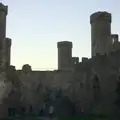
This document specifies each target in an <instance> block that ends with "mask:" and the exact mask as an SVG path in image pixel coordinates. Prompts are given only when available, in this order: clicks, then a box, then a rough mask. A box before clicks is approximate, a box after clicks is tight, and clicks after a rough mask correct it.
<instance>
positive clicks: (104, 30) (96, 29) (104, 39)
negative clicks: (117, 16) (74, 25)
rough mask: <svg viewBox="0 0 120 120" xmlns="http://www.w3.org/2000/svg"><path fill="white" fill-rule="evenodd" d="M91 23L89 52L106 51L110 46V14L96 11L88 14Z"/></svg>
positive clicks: (100, 52)
mask: <svg viewBox="0 0 120 120" xmlns="http://www.w3.org/2000/svg"><path fill="white" fill-rule="evenodd" d="M90 24H91V49H92V50H91V54H92V56H96V53H98V54H104V53H108V52H109V51H110V49H111V46H112V40H111V39H110V35H111V14H110V13H108V12H96V13H93V14H92V15H91V16H90Z"/></svg>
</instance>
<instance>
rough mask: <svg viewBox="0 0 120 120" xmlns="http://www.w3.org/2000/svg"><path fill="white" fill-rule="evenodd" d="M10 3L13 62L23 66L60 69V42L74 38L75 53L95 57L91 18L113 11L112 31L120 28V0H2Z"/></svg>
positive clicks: (9, 33) (8, 17) (9, 29)
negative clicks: (102, 12)
mask: <svg viewBox="0 0 120 120" xmlns="http://www.w3.org/2000/svg"><path fill="white" fill-rule="evenodd" d="M0 1H1V2H2V3H3V4H5V5H8V9H9V11H8V15H7V37H10V38H11V39H12V47H11V64H12V65H15V66H16V68H17V69H21V67H22V66H23V65H24V64H29V65H31V67H32V69H39V70H42V69H46V70H47V69H56V68H57V42H58V41H72V42H73V52H72V53H73V56H78V57H79V58H80V61H81V57H89V58H90V57H91V31H90V20H89V17H90V15H91V14H92V13H94V12H97V11H107V12H110V13H112V33H118V34H119V31H120V0H0Z"/></svg>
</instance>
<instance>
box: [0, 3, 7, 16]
mask: <svg viewBox="0 0 120 120" xmlns="http://www.w3.org/2000/svg"><path fill="white" fill-rule="evenodd" d="M0 11H3V12H5V13H6V15H7V13H8V6H5V5H4V4H2V3H0Z"/></svg>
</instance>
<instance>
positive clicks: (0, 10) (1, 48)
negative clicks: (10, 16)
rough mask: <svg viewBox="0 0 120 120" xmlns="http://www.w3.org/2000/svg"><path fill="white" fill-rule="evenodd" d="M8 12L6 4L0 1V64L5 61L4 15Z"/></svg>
mask: <svg viewBox="0 0 120 120" xmlns="http://www.w3.org/2000/svg"><path fill="white" fill-rule="evenodd" d="M7 13H8V6H5V5H3V4H2V3H0V64H3V65H4V66H5V63H6V55H5V48H6V43H5V42H6V41H5V37H6V16H7Z"/></svg>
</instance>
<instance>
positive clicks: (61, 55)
mask: <svg viewBox="0 0 120 120" xmlns="http://www.w3.org/2000/svg"><path fill="white" fill-rule="evenodd" d="M57 48H58V70H68V69H70V68H71V65H72V42H69V41H61V42H58V43H57Z"/></svg>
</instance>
